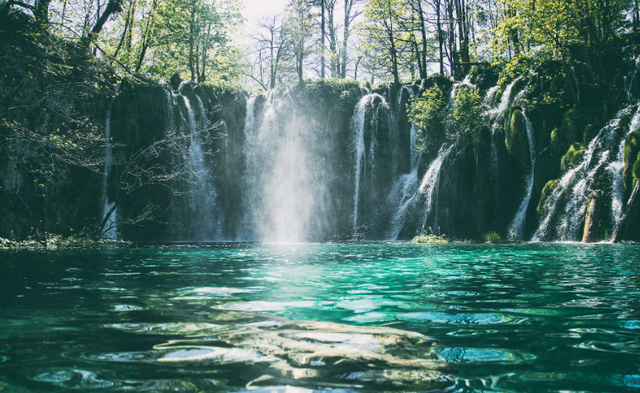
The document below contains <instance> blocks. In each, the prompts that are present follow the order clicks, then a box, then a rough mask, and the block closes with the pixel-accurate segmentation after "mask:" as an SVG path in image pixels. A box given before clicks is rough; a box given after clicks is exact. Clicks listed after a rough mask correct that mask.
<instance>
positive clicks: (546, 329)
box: [0, 244, 640, 392]
mask: <svg viewBox="0 0 640 393" xmlns="http://www.w3.org/2000/svg"><path fill="white" fill-rule="evenodd" d="M0 269H1V273H0V274H1V278H0V284H1V285H0V311H1V313H0V391H3V392H4V391H8V392H64V391H98V392H99V391H136V392H137V391H149V392H162V391H172V392H200V391H207V392H209V391H211V392H225V391H245V390H252V391H258V392H260V391H264V392H285V391H288V392H307V391H311V390H317V391H318V390H332V391H431V390H433V391H445V392H488V391H498V392H557V391H562V392H582V391H587V392H625V391H637V389H640V247H637V246H622V245H589V246H588V245H579V244H528V245H505V246H485V245H444V246H425V245H410V244H355V245H354V244H292V245H256V244H220V245H209V246H200V247H190V246H182V247H163V248H141V249H102V250H82V251H46V252H41V251H19V252H14V251H0Z"/></svg>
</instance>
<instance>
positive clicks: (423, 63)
mask: <svg viewBox="0 0 640 393" xmlns="http://www.w3.org/2000/svg"><path fill="white" fill-rule="evenodd" d="M418 17H419V20H420V34H421V35H422V55H421V56H420V57H419V58H418V64H419V65H420V67H419V68H420V79H427V27H426V23H425V20H424V12H423V10H422V0H418Z"/></svg>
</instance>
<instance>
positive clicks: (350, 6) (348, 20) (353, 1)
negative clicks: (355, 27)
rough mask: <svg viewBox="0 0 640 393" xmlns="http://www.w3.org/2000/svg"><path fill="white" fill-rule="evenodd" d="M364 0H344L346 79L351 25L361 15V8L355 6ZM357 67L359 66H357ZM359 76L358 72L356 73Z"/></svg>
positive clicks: (343, 69) (344, 64)
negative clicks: (356, 8) (357, 8)
mask: <svg viewBox="0 0 640 393" xmlns="http://www.w3.org/2000/svg"><path fill="white" fill-rule="evenodd" d="M363 1H364V0H344V26H342V31H343V33H342V34H343V35H342V51H341V52H342V53H341V54H342V65H341V75H340V76H341V77H342V78H343V79H344V78H346V77H347V62H348V60H349V39H350V37H351V25H352V24H353V21H354V20H355V19H356V18H357V17H358V16H360V15H362V12H363V11H361V10H355V9H354V6H356V5H358V3H362V2H363ZM356 68H357V67H356ZM355 75H356V76H355V77H354V78H356V77H357V72H356V74H355Z"/></svg>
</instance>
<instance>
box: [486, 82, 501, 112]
mask: <svg viewBox="0 0 640 393" xmlns="http://www.w3.org/2000/svg"><path fill="white" fill-rule="evenodd" d="M498 90H500V85H496V86H493V87H492V88H490V89H489V90H487V95H485V96H484V98H483V99H482V104H484V105H486V106H487V107H489V108H490V107H491V105H492V104H493V99H494V98H495V96H496V93H497V92H498Z"/></svg>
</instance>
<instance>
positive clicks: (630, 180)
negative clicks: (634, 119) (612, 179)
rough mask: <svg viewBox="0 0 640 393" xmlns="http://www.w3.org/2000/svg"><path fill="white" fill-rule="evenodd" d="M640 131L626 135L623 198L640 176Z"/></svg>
mask: <svg viewBox="0 0 640 393" xmlns="http://www.w3.org/2000/svg"><path fill="white" fill-rule="evenodd" d="M639 162H640V131H634V132H632V133H631V134H629V135H627V139H626V141H625V144H624V172H623V173H624V174H623V179H624V180H623V182H624V192H625V200H626V199H628V198H629V196H630V195H631V191H632V190H633V187H634V186H635V184H636V181H637V179H638V178H639V177H640V164H639Z"/></svg>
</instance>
